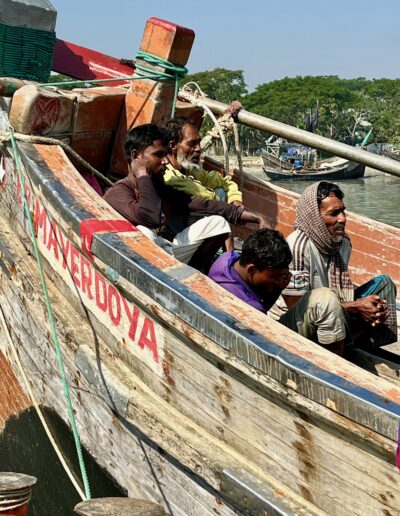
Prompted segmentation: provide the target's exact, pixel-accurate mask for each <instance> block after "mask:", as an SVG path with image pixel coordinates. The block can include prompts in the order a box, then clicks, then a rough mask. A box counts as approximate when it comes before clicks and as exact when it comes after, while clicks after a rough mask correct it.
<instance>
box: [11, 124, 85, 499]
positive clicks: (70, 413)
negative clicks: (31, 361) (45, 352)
mask: <svg viewBox="0 0 400 516" xmlns="http://www.w3.org/2000/svg"><path fill="white" fill-rule="evenodd" d="M9 133H10V141H11V146H12V151H13V156H14V162H15V167H16V169H17V173H18V176H19V180H20V184H21V192H22V198H23V202H24V209H25V213H26V217H27V219H28V223H29V229H30V233H31V240H32V244H33V249H34V252H35V257H36V261H37V264H38V269H39V275H40V281H41V284H42V291H43V296H44V300H45V304H46V310H47V315H48V318H49V321H50V329H51V337H52V341H53V345H54V348H55V351H56V355H57V360H58V366H59V369H60V375H61V380H62V384H63V390H64V395H65V399H66V401H67V409H68V416H69V420H70V424H71V429H72V434H73V436H74V441H75V448H76V453H77V456H78V460H79V467H80V470H81V476H82V481H83V485H84V488H85V498H86V499H90V498H91V495H90V486H89V479H88V476H87V473H86V467H85V462H84V459H83V454H82V446H81V441H80V438H79V434H78V429H77V426H76V421H75V416H74V412H73V409H72V402H71V395H70V389H69V385H68V380H67V377H66V374H65V369H64V362H63V358H62V352H61V346H60V343H59V341H58V336H57V327H56V321H55V317H54V314H53V310H52V307H51V302H50V297H49V293H48V290H47V284H46V278H45V275H44V269H43V263H42V259H41V256H40V253H39V248H38V244H37V239H36V235H35V230H34V226H33V220H32V215H31V212H30V208H29V203H28V199H27V196H26V188H25V178H24V175H23V172H22V169H21V162H20V156H19V152H18V148H17V144H16V141H15V138H14V131H13V128H12V127H11V126H9Z"/></svg>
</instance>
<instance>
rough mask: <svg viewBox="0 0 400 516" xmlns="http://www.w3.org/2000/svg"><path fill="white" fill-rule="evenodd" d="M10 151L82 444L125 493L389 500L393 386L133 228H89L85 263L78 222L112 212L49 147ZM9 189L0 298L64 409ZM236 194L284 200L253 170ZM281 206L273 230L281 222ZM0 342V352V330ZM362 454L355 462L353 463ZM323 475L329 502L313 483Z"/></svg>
mask: <svg viewBox="0 0 400 516" xmlns="http://www.w3.org/2000/svg"><path fill="white" fill-rule="evenodd" d="M20 149H21V153H22V156H23V163H24V166H25V172H26V177H27V179H28V180H29V185H30V186H29V192H30V193H29V197H30V202H31V206H32V211H33V213H34V215H35V222H36V227H37V236H38V243H39V246H40V250H41V252H42V254H43V257H44V258H45V265H46V276H47V279H48V281H49V285H50V287H51V288H50V294H51V297H52V300H53V306H54V308H55V313H56V317H57V321H58V325H59V328H60V339H61V343H62V347H63V352H64V357H65V361H66V367H67V370H68V371H69V376H70V380H71V382H72V387H73V389H72V393H73V404H74V407H75V410H76V414H77V419H78V424H79V429H80V432H81V435H82V439H83V443H84V445H85V447H86V448H87V449H88V450H89V451H90V453H91V454H93V456H94V457H95V459H96V461H98V462H99V464H100V465H102V466H103V467H104V468H106V469H107V471H108V472H109V473H110V474H112V476H114V478H115V479H116V480H117V481H118V482H119V483H120V484H121V485H122V486H123V487H124V488H125V489H127V491H128V493H129V495H131V496H134V495H137V494H138V493H139V492H140V494H141V496H142V497H143V496H145V497H146V498H149V499H152V500H154V501H157V502H158V503H163V504H164V505H165V506H166V507H167V508H168V507H169V508H170V510H173V511H174V512H175V513H177V514H180V513H181V514H183V513H185V514H206V513H210V514H211V513H212V512H213V511H214V509H217V510H218V511H219V512H220V513H221V514H230V513H231V512H232V510H238V509H243V506H242V503H243V499H244V498H243V497H244V496H245V494H246V493H247V494H248V493H251V492H252V490H254V489H256V488H257V486H258V489H261V487H260V486H262V490H267V491H268V492H269V502H268V501H267V502H265V503H270V504H273V503H277V500H276V493H277V492H279V493H281V492H284V493H285V495H284V498H285V500H284V503H283V499H282V498H281V496H280V495H279V496H278V501H279V502H280V503H282V504H283V506H284V507H286V508H285V510H289V509H288V507H289V508H291V510H292V511H294V512H296V511H299V510H306V511H307V513H308V514H319V511H321V510H322V511H325V510H326V511H330V512H333V513H336V514H340V511H341V509H342V507H343V504H345V506H346V507H347V508H349V511H348V512H349V513H350V514H351V513H354V514H366V513H368V512H366V510H367V508H368V507H370V504H372V507H375V508H376V507H382V501H381V499H380V498H379V494H380V493H381V492H382V494H383V493H384V492H385V493H390V496H388V502H387V503H386V502H385V504H384V506H385V507H389V508H390V507H394V506H395V504H397V503H399V502H400V500H397V496H398V495H397V491H398V490H397V487H398V480H397V473H396V468H395V466H394V454H395V448H396V436H397V425H398V410H399V409H398V405H397V397H396V396H399V398H398V399H399V400H400V392H399V394H397V389H396V388H395V387H393V385H390V384H387V385H386V383H385V382H384V381H383V380H379V382H380V383H379V382H377V381H376V379H374V378H372V377H371V378H370V375H369V374H368V373H365V372H363V371H362V370H361V369H359V368H357V367H355V366H352V365H351V364H347V363H346V362H345V361H343V360H342V359H340V358H337V357H333V356H332V355H331V354H330V353H328V352H326V351H325V350H323V349H322V348H318V347H317V346H315V345H313V344H312V343H310V342H308V341H306V340H304V339H302V338H300V337H299V336H297V335H296V334H293V333H292V332H290V331H289V330H287V329H286V328H283V327H281V326H280V325H279V324H278V323H275V322H274V321H268V320H265V317H264V316H263V315H262V314H259V313H258V312H256V311H255V310H253V309H251V308H250V307H248V306H247V305H244V304H243V303H241V302H240V301H239V300H236V299H234V298H233V297H231V296H227V295H226V293H224V294H223V295H222V296H221V294H222V292H221V289H220V288H219V287H218V286H216V285H214V284H212V282H211V281H209V280H208V279H207V278H205V277H204V276H202V275H201V274H199V273H197V272H196V271H194V270H193V269H190V268H188V267H187V266H183V265H182V264H179V263H177V262H175V261H174V260H173V259H171V258H170V257H169V256H168V255H163V253H161V252H159V250H158V249H157V248H154V247H153V244H151V243H150V242H147V241H146V239H145V238H144V237H142V236H141V235H137V234H136V233H135V234H134V235H130V236H125V237H117V236H114V235H96V237H95V245H94V250H95V256H96V258H95V261H94V263H91V262H89V260H88V259H87V258H86V257H85V255H84V254H83V253H82V249H81V247H80V237H79V226H80V223H81V221H82V220H85V218H87V217H88V216H89V215H90V218H92V217H93V216H99V214H100V212H101V213H102V216H103V217H104V216H106V217H109V216H111V215H113V212H112V210H111V209H110V208H109V207H107V206H106V205H105V204H104V202H103V201H102V200H101V199H99V198H97V197H96V196H95V194H94V193H93V192H92V191H91V190H90V188H89V187H87V186H86V185H85V184H84V183H83V181H82V179H81V178H80V176H79V174H77V173H76V172H74V169H73V167H72V165H71V164H70V163H69V161H68V160H67V159H66V157H65V155H64V154H63V152H62V151H61V150H60V149H59V148H57V147H52V148H46V147H45V146H27V145H20ZM50 164H52V165H54V168H53V169H50V168H49V165H50ZM10 169H12V166H11V165H10ZM19 195H20V191H19V188H18V181H17V180H16V178H15V174H13V173H12V172H11V170H10V175H9V176H7V182H6V187H5V188H4V189H3V190H2V192H1V203H0V206H1V217H2V222H3V224H2V230H1V241H2V243H3V245H4V247H6V248H7V249H9V251H10V256H17V257H18V260H11V258H8V259H7V257H5V256H3V257H2V265H3V267H4V269H5V270H7V271H8V273H9V274H8V276H7V275H5V274H4V275H2V278H1V286H0V300H1V306H2V309H3V310H4V312H5V315H6V318H7V321H8V323H9V325H10V328H11V330H12V335H13V337H14V339H15V342H16V343H17V345H18V348H19V350H20V354H21V359H22V361H23V363H24V366H25V368H26V371H28V372H30V375H31V378H32V381H33V379H35V383H34V385H35V392H36V395H37V397H38V399H39V400H40V402H41V403H42V404H43V405H45V406H50V407H52V408H53V409H54V410H55V411H56V412H57V413H58V414H60V415H61V416H62V417H63V419H65V420H67V415H66V410H65V405H64V400H63V396H62V393H61V383H60V378H59V374H58V372H57V365H56V357H55V355H54V351H53V349H52V344H51V342H50V340H49V335H48V321H47V316H46V313H45V309H44V306H43V303H42V302H41V301H40V295H39V291H40V285H39V282H38V273H37V270H36V268H35V264H34V263H33V259H32V256H31V254H30V253H29V251H30V250H31V246H30V244H29V243H28V238H27V233H26V221H25V217H24V216H23V210H22V206H21V204H20V202H19V201H18V199H19ZM245 195H246V202H249V203H250V202H251V203H255V204H256V205H258V203H260V202H261V201H262V202H263V203H264V205H265V201H266V199H268V198H269V201H270V202H269V203H268V206H269V209H270V212H269V213H270V216H271V220H272V218H273V217H274V203H273V202H272V198H273V197H274V196H275V199H276V204H275V206H276V207H278V206H279V209H280V210H283V208H284V202H286V208H288V207H289V204H291V205H292V209H293V206H294V204H295V198H294V196H287V195H286V194H284V193H283V192H280V191H279V190H271V189H270V188H268V186H267V185H266V184H264V183H258V182H254V181H253V180H246V182H245ZM278 198H279V201H278ZM284 199H285V201H284ZM99 210H100V211H99ZM290 211H291V210H290V209H289V212H288V214H289V213H290ZM290 216H291V215H290ZM290 216H289V217H288V218H287V219H286V220H285V219H284V217H281V219H280V221H279V223H278V221H277V220H276V223H278V227H282V225H283V226H285V225H286V229H287V228H288V226H289V221H290ZM57 240H58V242H59V244H60V248H59V249H58V251H59V252H58V253H57V251H56V249H57V246H56V241H57ZM67 242H69V244H68V243H67ZM61 249H64V253H63V254H62V253H61ZM67 249H68V251H67ZM10 260H11V261H10ZM64 263H65V267H64ZM89 271H91V272H89ZM90 278H92V280H90ZM128 278H129V280H128ZM227 299H229V304H227ZM135 307H136V309H135ZM135 314H136V316H135ZM146 321H147V322H146ZM150 328H152V330H151V329H150ZM254 328H257V331H256V332H255V331H254ZM27 342H30V343H31V342H34V345H32V346H31V345H29V346H27V345H26V343H27ZM2 348H3V350H4V351H5V353H6V354H7V356H9V350H8V349H7V346H5V345H4V339H2ZM283 357H285V358H284V360H282V359H283ZM10 363H11V364H13V361H12V359H10ZM13 365H14V364H13ZM306 371H308V373H306ZM38 377H39V378H42V379H41V381H39V382H38V381H37V378H38ZM350 378H351V382H349V379H350ZM352 389H355V390H354V393H353V394H351V391H352ZM356 393H358V394H356ZM360 393H362V394H360ZM367 393H368V395H367ZM364 395H365V396H366V397H365V403H364V402H363V396H364ZM380 400H381V401H380ZM381 404H382V408H379V407H380V406H381ZM375 412H376V415H373V414H375ZM378 414H379V416H378ZM371 427H372V428H371ZM282 428H285V431H284V432H283V433H282ZM94 429H95V430H94ZM371 432H372V434H371ZM344 435H347V436H348V439H345V440H344V441H343V436H344ZM371 435H373V439H371V437H370V436H371ZM382 436H384V437H382ZM344 457H348V459H346V460H344ZM144 463H145V464H146V467H145V468H144V469H143V465H144ZM363 463H368V464H370V467H371V469H368V472H366V471H363V472H362V473H360V471H359V470H358V467H359V464H363ZM333 464H336V466H333ZM372 464H373V466H372ZM288 465H290V468H288ZM339 465H340V468H343V467H344V468H345V469H344V471H343V474H342V475H341V478H340V479H338V478H336V474H337V473H336V471H337V468H338V467H339ZM354 468H356V469H354ZM371 470H372V471H374V473H373V475H372V474H371V473H370V471H371ZM243 471H244V472H245V473H243ZM384 471H386V473H383V472H384ZM266 472H269V473H266ZM377 472H379V474H378V473H377ZM241 475H244V477H243V476H241ZM332 475H333V477H332ZM360 475H361V477H362V481H361V480H360ZM382 475H383V476H384V479H383V480H382V477H381V476H382ZM377 477H379V478H377ZM349 478H352V479H354V483H353V482H352V483H351V485H349ZM329 479H330V480H329ZM356 479H357V480H356ZM333 482H335V484H336V485H337V488H338V489H339V490H341V499H340V501H338V500H337V498H331V497H330V496H328V493H329V490H330V487H329V488H328V485H329V486H331V485H332V483H333ZM356 484H357V485H359V486H364V485H365V484H367V485H368V486H369V487H368V493H367V492H364V490H363V489H361V488H360V492H358V491H357V497H358V498H357V499H358V502H357V506H354V507H352V501H351V500H354V489H356ZM243 486H244V487H243ZM243 489H244V491H243ZM263 492H264V491H263ZM274 493H275V494H274ZM385 496H387V495H385ZM392 496H393V498H391V497H392ZM252 501H253V503H255V502H254V500H252ZM254 507H255V506H253V505H252V506H251V507H250V512H251V513H253V514H257V513H258V512H257V511H258V510H259V509H255V508H254ZM263 507H264V508H265V506H263ZM371 514H372V512H371Z"/></svg>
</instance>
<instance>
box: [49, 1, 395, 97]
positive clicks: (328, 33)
mask: <svg viewBox="0 0 400 516" xmlns="http://www.w3.org/2000/svg"><path fill="white" fill-rule="evenodd" d="M50 1H51V3H52V4H53V6H54V7H55V9H56V10H57V13H58V15H57V25H56V32H57V37H58V38H60V39H65V40H67V41H71V42H73V43H76V44H79V45H82V46H86V47H88V48H91V49H93V50H98V51H100V52H103V53H105V54H108V55H111V56H114V57H122V58H127V59H133V58H134V57H135V54H136V51H137V50H138V48H139V44H140V40H141V37H142V33H143V29H144V26H145V22H146V20H147V19H148V18H150V17H152V16H155V17H157V18H162V19H165V20H168V21H171V22H175V23H178V24H179V25H183V26H185V27H188V28H191V29H193V30H194V31H195V33H196V38H195V41H194V45H193V49H192V54H191V57H190V59H189V63H188V65H187V66H188V68H189V73H195V72H201V71H205V70H212V69H213V68H217V67H222V68H228V69H232V70H237V69H239V70H243V71H244V77H245V80H246V83H247V84H248V87H249V90H250V91H252V90H253V89H254V88H255V87H256V86H257V85H258V84H262V83H265V82H269V81H271V80H274V79H281V78H283V77H294V76H296V75H338V76H340V77H342V78H353V77H366V78H369V79H371V78H381V77H386V78H399V77H400V59H399V50H400V28H399V18H400V1H399V0H381V1H380V2H377V1H376V0H374V1H372V0H363V1H362V0H346V1H345V0H331V1H328V0H319V1H318V0H315V1H313V0H301V1H295V0H280V1H278V0H275V1H273V2H272V1H271V0H243V1H241V2H238V1H236V0H231V1H226V0H220V1H218V0H213V1H212V0H201V1H197V2H190V1H189V0H186V1H183V0H169V1H168V0H164V1H162V0H140V1H137V0H50Z"/></svg>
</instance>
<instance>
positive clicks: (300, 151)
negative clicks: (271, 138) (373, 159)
mask: <svg viewBox="0 0 400 516" xmlns="http://www.w3.org/2000/svg"><path fill="white" fill-rule="evenodd" d="M290 151H292V152H290ZM261 156H262V160H263V170H264V172H265V174H266V175H267V177H268V178H269V179H271V180H272V181H287V180H289V179H292V180H293V181H322V180H328V181H330V180H336V181H338V180H342V179H356V178H359V177H363V175H364V172H365V165H362V164H360V163H354V162H352V161H349V160H347V159H344V158H338V157H331V158H327V159H324V160H318V159H317V155H316V151H315V149H311V148H309V147H304V146H300V145H297V146H296V145H293V144H288V143H287V144H282V143H279V140H278V144H272V145H271V144H267V146H266V148H265V149H264V150H263V152H262V153H261Z"/></svg>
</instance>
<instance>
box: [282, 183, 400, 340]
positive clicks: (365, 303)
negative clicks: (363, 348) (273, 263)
mask: <svg viewBox="0 0 400 516" xmlns="http://www.w3.org/2000/svg"><path fill="white" fill-rule="evenodd" d="M343 197H344V194H343V192H342V191H341V190H340V188H339V187H338V186H337V185H335V184H334V183H329V182H326V181H320V182H319V183H314V184H313V185H311V186H309V187H308V188H306V190H305V191H304V192H303V194H302V195H301V196H300V198H299V202H298V205H297V214H296V222H295V228H296V229H295V231H294V232H293V233H291V234H290V235H289V237H288V239H287V241H288V244H289V246H290V249H291V251H292V254H293V259H292V263H291V265H290V269H291V273H292V277H291V281H290V283H289V285H288V286H287V287H286V289H285V290H284V291H283V292H282V295H283V298H284V300H285V302H286V305H287V307H288V308H291V307H292V306H293V305H295V304H296V303H298V302H299V300H300V299H302V297H303V296H304V295H306V294H307V293H308V292H309V291H312V290H314V289H317V288H321V287H328V288H331V289H333V290H334V291H335V292H336V294H337V296H338V298H339V300H340V302H341V304H342V307H343V309H344V312H345V315H346V320H347V324H348V326H349V328H350V330H351V334H352V337H353V340H355V339H363V340H364V341H365V340H366V339H367V338H368V340H369V343H370V344H372V345H375V346H376V345H383V344H388V343H390V342H394V341H396V340H397V324H396V307H395V303H396V287H395V285H394V283H393V282H392V280H391V279H390V278H389V277H388V276H379V277H377V278H374V279H373V280H371V281H369V282H368V283H366V284H365V285H362V286H361V287H359V288H357V289H354V286H353V283H352V281H351V279H350V276H349V273H348V263H349V260H350V255H351V243H350V239H349V237H348V235H347V234H346V232H345V228H346V214H345V206H344V203H343Z"/></svg>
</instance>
